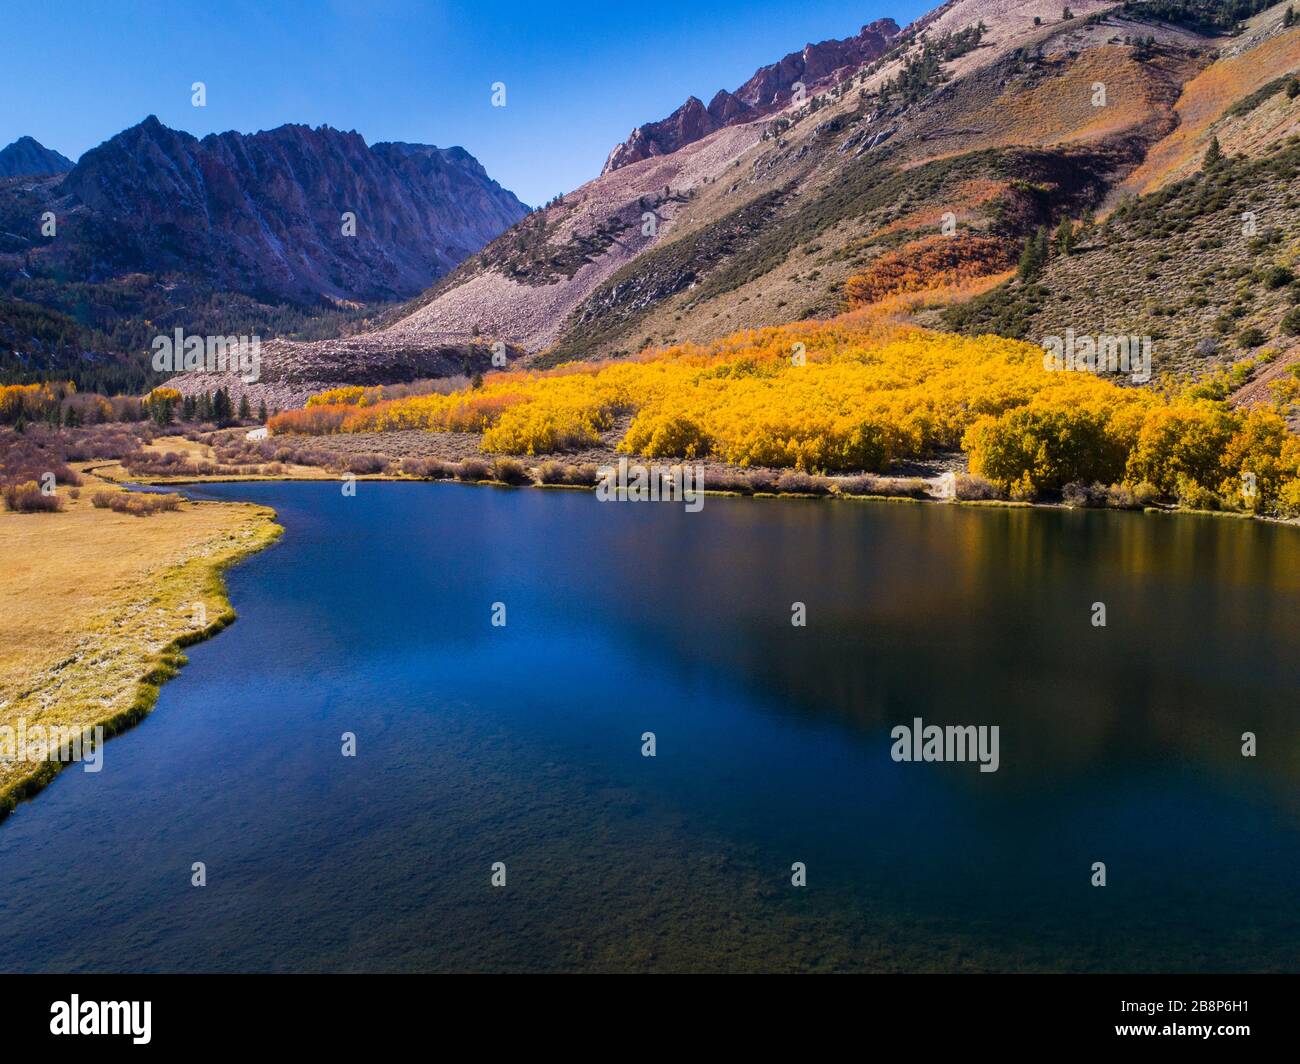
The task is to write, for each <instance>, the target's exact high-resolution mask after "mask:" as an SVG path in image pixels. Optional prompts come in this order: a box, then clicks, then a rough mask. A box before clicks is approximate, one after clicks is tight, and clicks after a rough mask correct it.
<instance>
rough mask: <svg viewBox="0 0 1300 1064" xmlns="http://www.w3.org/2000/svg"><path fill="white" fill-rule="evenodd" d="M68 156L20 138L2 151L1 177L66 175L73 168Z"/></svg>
mask: <svg viewBox="0 0 1300 1064" xmlns="http://www.w3.org/2000/svg"><path fill="white" fill-rule="evenodd" d="M73 165H74V164H73V162H72V160H71V159H69V158H67V156H64V155H60V154H59V153H58V152H56V151H54V150H53V149H51V148H47V147H45V145H43V144H41V143H40V142H39V141H37V140H34V139H32V138H31V137H19V138H18V139H17V140H16V141H14V142H13V143H12V144H10V145H9V146H8V147H6V148H4V149H3V150H0V177H44V176H46V175H47V174H64V173H67V172H68V171H69V170H71V169H72V167H73Z"/></svg>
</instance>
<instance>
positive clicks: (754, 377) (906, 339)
mask: <svg viewBox="0 0 1300 1064" xmlns="http://www.w3.org/2000/svg"><path fill="white" fill-rule="evenodd" d="M627 416H630V425H629V428H628V430H627V432H626V434H625V436H624V437H623V439H622V441H621V442H620V443H619V444H618V446H619V449H620V450H621V451H624V452H626V453H630V454H636V455H642V456H645V457H650V458H679V459H681V458H685V459H703V458H711V459H716V460H720V461H724V462H727V463H730V464H733V465H736V466H740V467H752V466H770V467H786V468H793V469H796V470H800V471H803V472H808V473H825V472H850V471H851V472H861V471H866V472H879V471H885V470H888V469H889V468H890V466H891V465H892V464H894V463H896V462H898V461H901V460H906V459H915V458H921V457H925V456H928V455H931V454H933V453H935V452H936V451H941V450H955V449H958V448H960V449H962V450H964V451H966V452H967V453H968V455H969V458H970V468H971V472H972V473H973V474H975V475H976V476H979V477H983V478H985V479H987V480H988V481H990V482H992V483H993V484H994V485H996V486H997V487H998V488H999V489H1001V490H1002V491H1004V492H1007V493H1010V494H1012V495H1015V496H1016V497H1020V498H1034V497H1036V496H1038V495H1039V494H1041V493H1044V492H1047V493H1054V492H1059V491H1061V490H1062V489H1064V488H1065V487H1066V486H1067V485H1071V484H1076V483H1084V484H1092V483H1094V482H1099V483H1101V484H1128V485H1132V486H1133V487H1134V488H1137V487H1141V488H1142V489H1143V490H1142V492H1141V493H1139V494H1141V495H1142V496H1143V497H1146V496H1147V495H1149V494H1151V493H1153V492H1154V493H1156V494H1158V495H1160V496H1162V497H1168V498H1177V499H1179V500H1181V501H1183V502H1184V503H1185V504H1187V505H1215V504H1222V505H1225V506H1232V507H1234V508H1259V507H1266V508H1269V509H1275V510H1282V511H1284V512H1291V511H1295V512H1300V439H1297V437H1295V436H1294V435H1292V434H1290V433H1289V432H1288V431H1287V430H1286V426H1285V422H1284V421H1283V419H1282V417H1281V416H1280V415H1279V414H1278V413H1277V412H1276V411H1273V410H1267V409H1259V410H1253V411H1237V410H1232V409H1230V408H1229V407H1228V406H1227V405H1226V404H1224V403H1223V402H1221V401H1216V400H1213V399H1207V398H1204V397H1195V398H1193V397H1186V398H1182V397H1171V396H1167V395H1165V394H1162V393H1160V392H1159V391H1156V390H1152V389H1142V388H1132V387H1120V386H1119V385H1118V384H1117V383H1116V382H1115V380H1114V379H1113V378H1110V377H1106V376H1100V375H1093V374H1089V373H1076V372H1060V371H1056V372H1053V371H1051V370H1049V369H1048V368H1046V367H1045V365H1044V358H1043V351H1042V349H1041V348H1038V347H1035V346H1033V345H1031V344H1027V343H1022V342H1019V341H1014V340H1007V339H1004V338H1001V337H996V336H982V337H976V338H972V337H964V336H954V335H948V334H941V333H934V332H930V331H928V330H925V329H920V328H916V327H910V326H906V325H903V324H900V323H897V322H894V321H890V320H887V319H886V318H884V317H882V316H881V314H880V313H878V308H877V312H866V311H859V312H856V313H850V314H846V315H843V316H841V317H839V318H837V319H834V320H832V321H828V322H800V323H796V324H792V325H784V326H779V327H773V328H767V329H759V330H752V331H746V332H742V333H736V334H734V335H732V336H728V337H726V338H724V339H722V340H719V341H716V342H714V343H711V344H707V345H696V344H682V345H678V346H675V347H670V348H667V349H664V350H659V351H650V352H646V353H644V354H643V355H641V356H640V357H638V358H636V359H632V360H629V361H622V362H609V363H604V364H570V365H567V366H562V367H559V368H558V369H554V370H549V371H545V372H509V373H498V374H491V375H489V376H488V377H487V378H485V380H484V381H483V383H482V386H481V387H479V388H473V389H468V390H465V391H461V392H456V393H453V394H451V395H421V396H416V397H413V398H407V399H397V400H390V401H382V402H377V403H374V404H372V405H368V406H362V405H344V404H341V403H328V404H317V405H312V406H308V407H307V408H306V409H305V410H300V411H292V412H289V413H286V414H281V415H279V416H278V417H277V418H275V419H273V421H272V427H273V428H274V430H275V431H277V432H283V431H300V432H311V431H318V432H360V431H385V430H389V429H412V428H414V429H433V430H439V431H453V432H476V433H478V432H481V433H482V446H483V449H484V450H486V451H491V452H498V453H505V454H523V455H541V454H550V453H556V452H561V451H565V450H571V449H573V448H576V447H580V446H584V445H589V444H592V443H595V442H597V441H598V440H599V439H600V437H601V434H602V433H603V432H606V431H607V430H608V429H610V428H611V427H612V426H613V425H614V423H615V421H616V420H617V419H618V418H620V417H627Z"/></svg>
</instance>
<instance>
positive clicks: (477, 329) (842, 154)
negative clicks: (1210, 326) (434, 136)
mask: <svg viewBox="0 0 1300 1064" xmlns="http://www.w3.org/2000/svg"><path fill="white" fill-rule="evenodd" d="M1243 2H1245V3H1247V4H1248V5H1249V3H1253V2H1254V0H1243ZM1180 4H1185V5H1186V7H1187V11H1186V12H1185V13H1186V14H1188V16H1189V17H1181V16H1180V14H1179V12H1180V11H1181V10H1182V8H1180V6H1179V5H1180ZM1071 6H1072V11H1071V12H1069V14H1070V17H1068V18H1067V17H1064V15H1065V14H1066V13H1065V12H1063V11H1062V9H1061V8H1060V7H1059V6H1056V5H1054V4H1051V3H1048V2H1046V0H953V2H950V3H947V4H945V5H944V6H942V7H941V8H938V9H936V10H935V11H934V12H931V13H930V14H929V15H927V16H925V17H923V18H922V19H919V20H917V22H916V23H914V24H912V25H911V26H909V27H907V28H906V29H905V30H904V31H902V32H901V33H899V34H897V35H896V36H895V37H893V38H891V42H890V43H891V48H890V50H889V51H888V52H886V53H885V54H883V55H880V56H878V57H877V58H874V59H872V60H871V61H869V62H867V63H865V64H864V65H862V66H860V67H859V68H858V69H856V70H838V71H836V74H835V77H834V78H832V79H831V81H830V83H829V84H828V85H827V87H826V88H825V89H823V90H822V91H820V92H816V93H813V94H810V95H809V96H808V98H807V99H806V100H805V101H804V102H803V103H802V104H797V105H796V104H794V103H790V104H787V105H785V106H783V107H780V108H779V109H778V110H776V111H773V112H771V113H768V114H763V115H761V116H759V117H757V118H752V117H751V118H748V119H745V118H744V117H743V116H742V117H741V118H740V119H738V120H735V121H733V122H732V123H731V124H727V125H724V126H723V127H722V128H720V129H716V130H714V131H713V132H709V133H707V134H705V135H703V136H702V137H700V138H699V139H697V140H692V141H690V142H689V143H686V144H685V145H684V146H682V147H680V148H678V149H677V150H675V151H668V152H666V153H665V154H651V155H650V156H649V157H647V158H642V159H639V160H637V161H630V162H626V163H623V164H621V165H618V166H616V167H614V168H613V169H609V170H607V172H605V173H603V174H602V175H601V176H599V177H597V178H596V179H594V180H593V181H591V182H588V183H587V184H585V185H583V186H582V187H580V188H579V189H577V190H575V191H574V192H572V193H570V194H568V195H566V196H564V197H562V198H561V199H560V200H559V201H557V202H556V203H554V204H551V205H549V206H548V207H547V208H546V209H545V210H543V211H538V212H535V213H534V214H533V215H531V216H530V217H529V218H527V219H525V220H524V221H523V222H521V223H519V224H518V225H516V226H515V227H514V228H512V229H511V230H509V231H508V232H506V233H505V234H503V235H502V236H501V237H499V238H498V239H497V240H495V241H493V242H492V243H491V244H490V245H488V247H486V248H485V249H484V250H483V251H482V252H481V253H480V254H479V255H476V256H473V257H472V258H470V259H468V260H466V261H465V262H464V263H462V264H461V265H460V266H459V267H458V268H457V269H456V270H454V271H453V272H452V273H451V274H449V275H448V276H446V277H445V278H443V279H442V280H440V281H439V282H438V283H437V284H435V285H434V286H433V287H432V288H431V289H429V290H428V291H427V292H425V293H423V294H422V295H420V296H419V297H417V298H416V299H414V300H412V301H411V302H410V303H408V304H406V305H405V306H403V307H401V308H399V309H397V310H394V311H392V312H389V313H388V314H386V315H385V317H384V318H383V319H382V320H381V322H380V323H379V324H380V327H379V328H378V329H374V330H372V331H367V332H364V333H362V334H360V335H357V336H353V337H350V338H349V340H348V351H349V357H351V358H353V359H364V358H365V357H366V352H370V353H371V354H372V356H374V357H380V356H382V355H383V353H385V352H389V351H393V350H411V349H416V348H419V347H421V345H425V346H431V347H438V346H449V347H454V346H455V345H465V344H468V343H474V342H478V343H490V342H492V341H498V340H499V341H502V342H504V343H506V344H507V345H508V347H509V349H510V350H511V351H512V352H515V351H518V352H520V353H521V355H522V357H523V360H524V361H525V363H527V364H531V365H537V366H547V365H554V364H557V363H559V362H563V361H566V360H571V359H602V358H617V357H625V356H627V355H630V354H633V353H635V352H637V351H639V350H641V349H643V348H645V347H648V346H657V345H665V344H671V343H677V342H687V341H689V342H701V343H702V342H708V341H710V340H712V339H715V338H716V337H718V336H722V335H727V334H730V333H733V332H736V331H737V330H744V329H752V328H758V327H762V326H767V325H773V324H780V323H784V322H790V321H797V320H802V319H806V318H824V317H829V316H832V315H834V314H837V313H839V312H840V311H842V310H843V309H845V307H846V306H848V305H850V303H851V302H852V301H853V300H854V299H859V298H862V293H864V292H865V293H874V294H875V295H879V294H882V293H884V294H888V293H889V292H891V291H900V290H908V289H916V288H923V287H924V286H925V285H926V284H927V283H932V282H936V281H937V282H945V283H946V282H950V281H952V280H969V279H971V278H978V277H980V276H988V275H993V274H996V273H998V272H999V271H1002V270H1005V269H1007V268H1009V267H1011V266H1013V265H1014V264H1015V262H1016V260H1017V258H1018V257H1019V255H1020V252H1021V249H1022V247H1023V246H1024V245H1025V243H1026V241H1027V240H1029V238H1030V237H1032V236H1033V235H1034V234H1035V233H1036V232H1038V231H1039V230H1041V229H1044V228H1054V227H1056V226H1057V225H1058V224H1059V223H1060V222H1061V221H1062V220H1063V219H1070V220H1073V222H1074V223H1076V224H1077V223H1079V222H1080V221H1082V220H1086V219H1089V218H1092V217H1094V216H1096V217H1098V218H1100V217H1104V216H1105V215H1106V214H1107V213H1108V212H1110V211H1111V210H1113V208H1114V207H1115V205H1116V204H1117V203H1118V202H1119V201H1120V199H1121V198H1122V197H1123V195H1124V194H1125V192H1126V189H1127V188H1129V187H1131V185H1132V184H1133V183H1134V182H1139V183H1142V184H1143V185H1144V187H1145V184H1146V183H1147V180H1148V179H1146V178H1144V176H1143V168H1144V167H1148V166H1154V165H1160V166H1161V167H1162V170H1167V169H1168V167H1167V165H1165V164H1164V163H1162V162H1160V161H1159V158H1158V156H1159V153H1160V152H1162V151H1169V146H1170V145H1173V144H1176V143H1177V141H1178V139H1179V137H1180V131H1184V130H1186V129H1188V128H1189V127H1190V126H1191V125H1192V123H1191V120H1190V118H1189V117H1188V116H1189V114H1190V113H1191V109H1190V107H1189V102H1188V101H1190V100H1194V99H1196V98H1198V94H1201V93H1202V88H1201V87H1202V86H1204V85H1207V84H1215V83H1216V82H1215V80H1214V79H1216V78H1221V79H1226V82H1227V83H1228V84H1229V86H1230V89H1229V91H1227V92H1226V93H1224V94H1223V96H1224V98H1223V99H1222V100H1220V101H1219V103H1217V104H1216V105H1215V106H1216V107H1218V108H1219V110H1217V111H1215V114H1216V115H1219V116H1220V117H1217V118H1214V119H1213V120H1212V122H1211V123H1210V125H1211V126H1212V127H1213V128H1214V129H1217V130H1219V131H1221V132H1222V133H1223V134H1224V136H1225V137H1233V138H1236V139H1234V140H1233V144H1234V146H1235V150H1240V151H1243V152H1246V153H1247V154H1249V155H1251V156H1252V157H1259V156H1260V155H1261V154H1262V153H1263V152H1264V151H1266V150H1267V149H1268V148H1269V146H1270V145H1272V144H1277V143H1281V142H1282V140H1281V138H1284V137H1285V136H1286V135H1288V132H1287V131H1288V130H1289V129H1290V128H1291V125H1290V122H1291V119H1290V118H1289V117H1288V115H1289V112H1286V113H1284V111H1283V110H1282V109H1283V108H1285V107H1289V106H1290V104H1289V101H1290V100H1291V97H1289V96H1288V95H1287V93H1286V91H1285V89H1284V87H1283V88H1282V89H1281V91H1278V86H1276V85H1273V82H1274V81H1275V80H1276V78H1277V77H1278V76H1279V68H1280V67H1284V66H1285V65H1286V64H1287V63H1288V62H1289V59H1288V57H1289V56H1290V55H1291V54H1292V53H1291V51H1290V49H1291V48H1292V43H1291V35H1293V34H1295V33H1296V32H1300V31H1298V30H1297V29H1296V28H1295V27H1284V26H1282V25H1281V23H1282V21H1283V12H1284V8H1285V5H1275V6H1273V7H1271V8H1269V9H1268V10H1266V11H1264V12H1262V13H1260V14H1258V15H1255V16H1253V17H1252V18H1251V19H1250V20H1249V21H1248V23H1247V25H1246V26H1245V28H1244V30H1243V31H1242V32H1240V33H1236V32H1225V31H1224V30H1223V29H1221V28H1219V27H1217V26H1214V25H1207V24H1206V23H1205V21H1204V19H1203V18H1202V17H1201V15H1202V12H1201V11H1200V8H1207V6H1208V8H1214V5H1213V4H1209V5H1207V4H1206V3H1205V2H1204V0H1160V3H1159V4H1136V5H1132V6H1128V5H1126V6H1120V5H1116V4H1110V3H1101V2H1088V0H1083V2H1081V3H1079V4H1074V5H1071ZM1153 8H1155V9H1158V10H1156V11H1154V12H1153V10H1152V9H1153ZM1193 8H1195V9H1196V10H1192V9H1193ZM1218 10H1219V9H1218V8H1214V11H1215V12H1217V11H1218ZM1214 17H1215V18H1217V17H1218V15H1217V14H1216V15H1214ZM1234 69H1239V70H1240V71H1243V72H1249V73H1250V77H1249V78H1246V77H1245V74H1233V73H1232V71H1233V70H1234ZM1225 72H1227V73H1225ZM1265 76H1267V80H1265V81H1264V84H1263V86H1260V79H1262V78H1265ZM1238 85H1239V86H1240V88H1239V89H1237V88H1232V87H1231V86H1238ZM1269 86H1272V88H1271V89H1269ZM1265 89H1268V90H1269V91H1264V90H1265ZM1261 94H1262V95H1261ZM1255 97H1259V98H1258V99H1256V98H1255ZM706 110H707V109H706ZM1206 128H1209V127H1206ZM1182 135H1184V136H1185V134H1182ZM1199 135H1200V134H1198V136H1199ZM1172 154H1173V156H1176V157H1178V158H1184V157H1185V159H1184V162H1182V163H1180V164H1179V165H1182V166H1191V167H1192V168H1193V169H1194V168H1195V165H1196V164H1195V161H1194V159H1192V155H1191V154H1189V153H1188V152H1187V151H1181V154H1180V153H1179V152H1174V153H1172ZM1152 160H1157V161H1156V162H1155V163H1153V162H1152ZM1187 160H1191V161H1190V162H1189V161H1187ZM1090 239H1092V238H1091V237H1090ZM1123 254H1136V252H1134V251H1133V249H1130V250H1129V251H1127V252H1124V253H1123ZM1196 254H1199V255H1205V254H1214V251H1213V249H1210V250H1209V251H1206V250H1203V249H1200V248H1199V246H1198V247H1197V250H1196ZM1056 268H1057V267H1056V265H1055V264H1052V265H1051V266H1049V269H1056ZM1062 268H1064V267H1062ZM1150 268H1151V267H1150V266H1147V265H1145V264H1144V265H1143V266H1142V269H1143V270H1146V269H1150ZM1117 269H1118V271H1119V272H1118V275H1119V276H1122V275H1123V268H1122V265H1121V266H1120V267H1117ZM1130 283H1131V282H1130ZM1013 287H1014V286H1013ZM997 298H999V299H1000V298H1002V296H998V297H997ZM1022 317H1023V315H1022ZM1276 318H1277V315H1272V317H1269V316H1268V315H1264V316H1262V317H1261V321H1262V322H1264V323H1265V324H1269V327H1270V328H1277V327H1280V325H1279V322H1278V321H1276V320H1274V319H1276ZM990 320H992V319H990ZM1044 321H1046V319H1044ZM1270 323H1271V324H1270ZM1035 327H1036V326H1035ZM1094 331H1100V326H1098V328H1097V329H1096V330H1094ZM300 346H301V348H302V349H301V350H295V351H294V353H293V354H292V356H291V357H292V358H293V359H294V360H295V361H298V362H303V361H306V362H308V363H311V364H312V365H313V366H314V367H315V372H316V373H317V374H318V375H320V376H322V377H323V375H324V374H325V372H326V369H327V366H328V361H329V350H328V345H300ZM313 347H314V350H311V348H313ZM1191 350H1192V352H1193V354H1194V355H1195V357H1197V358H1200V357H1201V355H1196V354H1195V352H1197V351H1199V350H1201V349H1200V348H1198V347H1197V346H1196V345H1195V344H1194V343H1193V344H1191ZM287 351H288V349H286V354H287ZM1166 353H1167V354H1168V355H1169V357H1170V363H1169V365H1171V366H1172V365H1175V364H1177V365H1180V366H1183V367H1185V368H1186V369H1188V370H1189V371H1190V370H1191V369H1193V368H1194V367H1193V364H1192V363H1191V362H1188V361H1187V358H1186V357H1185V356H1186V354H1187V352H1186V350H1184V349H1182V348H1180V349H1179V351H1177V352H1175V351H1172V350H1170V351H1168V352H1166ZM1202 362H1203V365H1202V368H1203V369H1205V370H1207V371H1208V370H1212V369H1213V364H1212V363H1206V362H1205V361H1204V359H1202Z"/></svg>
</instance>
